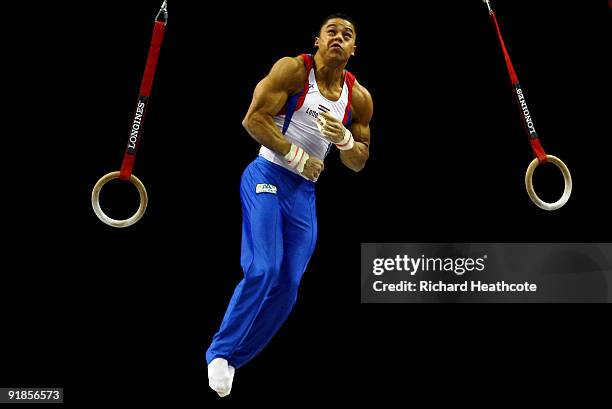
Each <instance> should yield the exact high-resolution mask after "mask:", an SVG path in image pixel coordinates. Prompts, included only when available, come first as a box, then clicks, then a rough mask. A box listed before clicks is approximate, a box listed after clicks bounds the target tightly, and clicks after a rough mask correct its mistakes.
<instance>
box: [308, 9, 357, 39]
mask: <svg viewBox="0 0 612 409" xmlns="http://www.w3.org/2000/svg"><path fill="white" fill-rule="evenodd" d="M334 18H341V19H342V20H346V21H348V22H349V23H351V24H352V25H353V28H354V29H355V31H357V25H356V24H355V19H354V18H352V17H351V16H347V15H346V14H344V13H332V14H330V15H329V16H327V17H325V18H324V19H323V21H321V24H319V30H318V31H317V37H318V36H320V35H321V29H322V28H323V26H324V25H325V23H327V22H328V21H329V20H332V19H334Z"/></svg>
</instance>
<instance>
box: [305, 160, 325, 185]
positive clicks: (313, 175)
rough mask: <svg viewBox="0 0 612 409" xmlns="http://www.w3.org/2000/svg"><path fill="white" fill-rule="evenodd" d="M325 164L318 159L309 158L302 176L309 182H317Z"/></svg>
mask: <svg viewBox="0 0 612 409" xmlns="http://www.w3.org/2000/svg"><path fill="white" fill-rule="evenodd" d="M323 167H324V165H323V162H322V161H320V160H319V159H317V158H314V157H312V156H311V157H309V158H308V160H307V161H306V163H304V170H303V171H302V176H304V177H305V178H306V179H308V180H312V181H313V182H316V181H317V179H318V178H319V175H321V172H323Z"/></svg>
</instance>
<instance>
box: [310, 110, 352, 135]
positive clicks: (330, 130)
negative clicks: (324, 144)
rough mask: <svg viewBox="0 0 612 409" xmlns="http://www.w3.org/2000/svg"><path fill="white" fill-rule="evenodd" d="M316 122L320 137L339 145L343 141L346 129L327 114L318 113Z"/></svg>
mask: <svg viewBox="0 0 612 409" xmlns="http://www.w3.org/2000/svg"><path fill="white" fill-rule="evenodd" d="M321 117H323V118H321ZM316 121H317V126H318V127H319V131H321V135H323V137H324V138H325V139H327V140H328V141H330V142H331V143H339V142H341V141H342V139H344V133H345V132H346V128H345V127H344V125H342V123H341V122H340V121H338V120H337V119H336V118H334V117H333V116H331V115H330V114H328V113H327V112H323V113H320V114H319V117H318V118H317V119H316Z"/></svg>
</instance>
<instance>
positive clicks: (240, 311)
mask: <svg viewBox="0 0 612 409" xmlns="http://www.w3.org/2000/svg"><path fill="white" fill-rule="evenodd" d="M240 199H241V202H242V254H241V265H242V269H243V272H244V278H243V279H242V280H241V281H240V283H239V284H238V285H237V286H236V289H235V290H234V294H233V296H232V298H231V300H230V303H229V306H228V307H227V311H226V312H225V316H224V317H223V322H222V323H221V326H220V328H219V331H218V332H217V333H216V334H215V335H214V337H213V340H212V343H211V345H210V347H209V348H208V350H207V351H206V362H207V363H210V362H211V361H212V360H213V359H215V358H225V359H227V361H228V362H229V364H230V365H231V366H233V367H234V368H239V367H241V366H242V365H244V364H245V363H247V362H248V361H249V360H251V359H252V358H253V357H254V356H255V355H257V354H258V353H259V352H260V351H261V350H262V349H263V348H264V347H265V346H266V344H267V343H268V342H269V341H270V339H271V338H272V337H273V336H274V334H275V333H276V332H277V331H278V330H279V328H280V327H281V325H282V324H283V323H284V322H285V320H286V319H287V317H288V316H289V313H290V312H291V310H292V309H293V306H294V305H295V302H296V299H297V291H298V287H299V285H300V280H301V278H302V275H303V274H304V271H305V270H306V266H307V265H308V261H309V260H310V257H311V255H312V253H313V251H314V248H315V243H316V239H317V219H316V208H315V184H314V183H313V182H311V181H309V180H306V179H304V178H303V177H301V176H299V175H297V174H295V173H293V172H291V171H289V170H287V169H285V168H283V167H282V166H279V165H276V164H274V163H272V162H269V161H268V160H266V159H264V158H262V157H260V156H259V157H257V159H255V160H254V161H253V162H251V163H250V164H249V165H248V166H247V168H246V169H245V171H244V173H243V174H242V180H241V183H240Z"/></svg>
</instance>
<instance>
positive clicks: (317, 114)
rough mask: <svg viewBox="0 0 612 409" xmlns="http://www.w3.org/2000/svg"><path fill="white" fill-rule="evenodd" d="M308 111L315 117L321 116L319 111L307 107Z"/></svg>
mask: <svg viewBox="0 0 612 409" xmlns="http://www.w3.org/2000/svg"><path fill="white" fill-rule="evenodd" d="M306 113H307V114H308V115H310V116H311V117H313V118H315V119H316V118H318V117H319V113H318V112H316V111H313V110H312V109H310V108H306Z"/></svg>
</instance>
